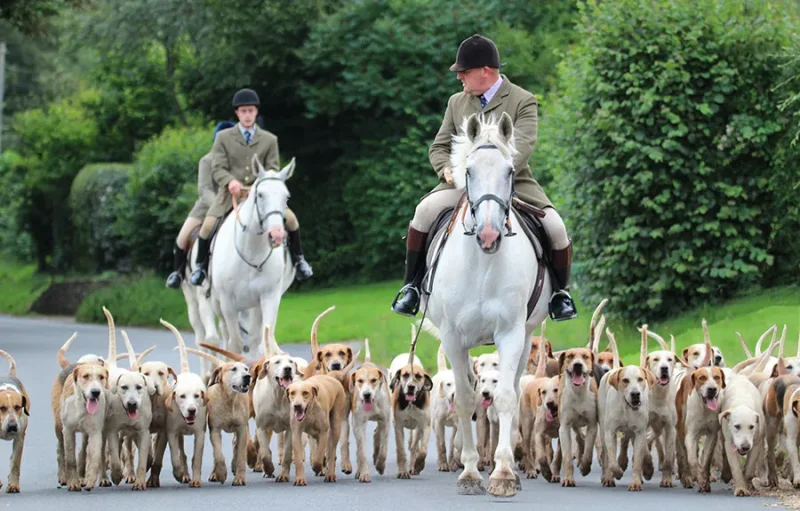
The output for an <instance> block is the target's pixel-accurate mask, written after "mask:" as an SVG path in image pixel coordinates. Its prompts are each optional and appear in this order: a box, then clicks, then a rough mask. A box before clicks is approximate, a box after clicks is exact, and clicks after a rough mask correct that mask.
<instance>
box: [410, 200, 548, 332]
mask: <svg viewBox="0 0 800 511" xmlns="http://www.w3.org/2000/svg"><path fill="white" fill-rule="evenodd" d="M466 197H467V195H466V193H465V194H464V195H462V196H461V199H459V201H458V203H457V204H456V207H455V208H448V209H446V210H444V211H442V212H441V213H440V214H439V216H438V217H437V218H436V220H435V221H434V223H433V225H432V227H431V230H430V233H431V234H430V235H429V236H428V239H427V241H426V245H425V250H426V253H427V255H426V259H427V266H426V270H427V271H426V273H425V277H424V278H423V280H422V285H421V286H420V287H421V291H422V292H423V293H425V294H426V295H430V293H431V291H432V286H433V280H434V276H435V275H436V268H437V267H438V265H439V258H440V257H441V254H442V251H443V250H444V246H445V245H446V244H447V239H448V238H449V236H450V234H451V233H453V232H454V230H455V227H456V225H457V224H458V222H459V221H461V219H463V217H464V215H465V214H466V211H467V210H466V208H465V207H464V206H465V203H466ZM511 211H513V214H516V215H517V219H518V220H519V221H520V222H519V223H520V226H521V230H522V232H524V233H525V236H526V237H527V238H528V240H530V242H531V244H532V245H533V248H534V252H535V253H536V261H537V263H538V271H537V273H536V285H535V286H534V288H533V292H532V293H531V296H530V298H529V299H528V317H530V316H531V314H532V313H533V309H534V308H535V307H536V303H537V302H538V301H539V298H540V297H541V295H542V287H543V286H544V277H545V275H546V273H545V272H546V271H552V266H551V261H550V258H549V254H550V240H549V238H548V236H547V234H546V233H545V230H544V227H543V226H542V222H541V220H540V219H541V218H542V217H544V215H545V212H544V211H543V210H542V209H541V208H537V207H536V206H532V205H530V204H528V203H525V202H522V201H521V200H519V199H518V198H516V197H514V199H513V200H512V204H511ZM432 249H433V250H432Z"/></svg>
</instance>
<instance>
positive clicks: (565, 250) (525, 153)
mask: <svg viewBox="0 0 800 511" xmlns="http://www.w3.org/2000/svg"><path fill="white" fill-rule="evenodd" d="M500 66H501V64H500V54H499V52H498V50H497V47H496V46H495V44H494V42H493V41H492V40H491V39H488V38H486V37H483V36H480V35H478V34H476V35H473V36H472V37H469V38H467V39H465V40H464V41H463V42H462V43H461V45H460V46H459V47H458V53H457V55H456V62H455V63H454V64H453V65H452V66H450V71H454V72H455V73H456V77H457V78H458V80H459V81H461V83H462V84H463V87H464V90H463V92H459V93H456V94H453V95H452V96H450V99H449V101H448V102H447V110H446V111H445V113H444V119H443V121H442V125H441V127H440V128H439V132H438V133H437V134H436V139H435V140H434V142H433V144H432V145H431V147H430V150H429V152H428V155H429V158H430V162H431V165H432V166H433V169H434V170H435V171H436V174H437V176H439V185H438V186H437V187H436V188H434V189H433V191H432V192H431V193H429V194H428V195H426V196H425V197H423V199H422V201H421V202H420V203H419V205H418V206H417V208H416V211H415V212H414V218H413V219H412V220H411V223H410V224H409V227H408V237H407V241H406V274H405V283H404V284H405V285H404V286H403V288H402V289H401V290H400V291H399V292H398V294H397V297H396V298H395V302H394V304H393V305H392V310H393V311H394V312H396V313H398V314H403V315H406V316H415V315H416V313H417V311H418V309H419V303H420V289H419V288H420V284H421V282H422V278H423V277H424V273H425V241H426V238H427V236H428V232H429V231H430V229H431V227H432V224H433V222H434V221H435V220H436V217H437V216H438V215H439V214H440V213H441V212H442V211H443V210H445V209H446V208H452V207H455V205H456V203H457V202H458V200H459V198H460V197H461V195H462V194H463V191H462V190H456V189H455V187H454V186H453V184H452V178H451V177H450V175H451V174H452V171H451V169H450V168H449V166H450V146H451V141H452V137H453V135H456V134H457V130H458V129H459V127H460V126H461V124H462V121H463V120H464V119H466V118H468V117H469V116H470V115H472V114H474V113H481V112H482V113H484V114H486V115H491V114H494V115H500V114H502V113H503V112H506V113H508V114H509V115H510V116H511V119H512V121H513V122H514V138H515V142H516V148H517V150H518V151H519V152H518V153H517V155H516V156H515V157H514V169H515V178H514V187H515V191H516V195H517V197H518V198H519V199H520V200H522V201H524V202H526V203H529V204H532V205H534V206H537V207H539V208H542V209H543V210H544V211H545V213H546V214H545V216H544V218H542V224H543V225H544V229H545V231H546V232H547V236H548V237H549V239H550V245H551V252H550V260H551V262H552V266H553V273H554V274H555V279H556V282H555V286H554V287H555V289H556V290H555V292H554V293H553V295H552V296H551V298H550V317H551V318H552V319H554V320H555V321H563V320H567V319H572V318H574V317H575V316H576V315H577V310H576V309H575V303H574V302H573V300H572V297H571V296H570V295H569V292H568V286H569V274H570V265H571V263H572V243H571V242H570V239H569V237H568V236H567V229H566V227H565V226H564V222H563V220H562V219H561V217H560V216H559V214H558V212H557V211H556V210H555V208H554V207H553V204H552V203H551V202H550V200H549V199H548V198H547V195H545V193H544V191H543V190H542V187H541V186H539V183H537V182H536V180H535V179H534V178H533V175H532V174H531V169H530V167H529V166H528V159H529V158H530V156H531V153H533V148H534V146H535V145H536V135H537V122H538V121H537V117H538V102H537V100H536V97H535V96H534V95H533V94H531V93H530V92H528V91H526V90H525V89H523V88H521V87H518V86H516V85H514V84H513V83H511V81H510V80H509V79H508V78H507V77H506V76H505V75H501V74H500Z"/></svg>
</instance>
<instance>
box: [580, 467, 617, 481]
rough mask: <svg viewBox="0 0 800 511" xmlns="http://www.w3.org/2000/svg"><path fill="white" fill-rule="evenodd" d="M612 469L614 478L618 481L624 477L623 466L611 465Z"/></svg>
mask: <svg viewBox="0 0 800 511" xmlns="http://www.w3.org/2000/svg"><path fill="white" fill-rule="evenodd" d="M610 470H611V475H613V476H614V479H616V480H617V481H619V480H620V479H622V475H623V474H624V473H625V471H624V470H623V469H622V467H611V468H610ZM584 475H585V474H584Z"/></svg>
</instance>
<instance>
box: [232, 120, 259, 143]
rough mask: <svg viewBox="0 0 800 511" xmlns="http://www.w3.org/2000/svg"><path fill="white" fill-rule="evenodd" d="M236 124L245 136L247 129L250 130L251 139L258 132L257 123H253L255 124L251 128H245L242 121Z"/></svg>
mask: <svg viewBox="0 0 800 511" xmlns="http://www.w3.org/2000/svg"><path fill="white" fill-rule="evenodd" d="M236 125H237V126H238V127H239V132H240V133H241V134H242V136H244V134H245V132H246V131H248V132H250V138H251V139H252V138H253V136H254V135H255V134H256V125H255V124H253V126H252V127H251V128H250V129H249V130H247V129H245V128H244V126H242V123H238V122H237V123H236Z"/></svg>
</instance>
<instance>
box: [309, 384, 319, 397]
mask: <svg viewBox="0 0 800 511" xmlns="http://www.w3.org/2000/svg"><path fill="white" fill-rule="evenodd" d="M311 395H312V396H314V399H317V396H319V385H312V386H311Z"/></svg>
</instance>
